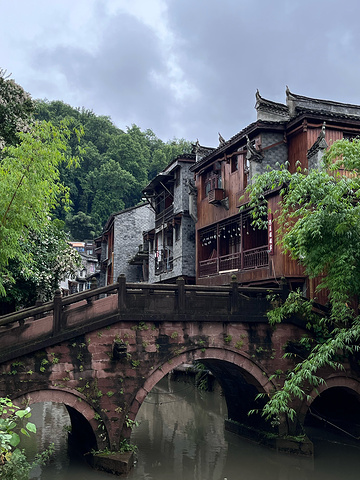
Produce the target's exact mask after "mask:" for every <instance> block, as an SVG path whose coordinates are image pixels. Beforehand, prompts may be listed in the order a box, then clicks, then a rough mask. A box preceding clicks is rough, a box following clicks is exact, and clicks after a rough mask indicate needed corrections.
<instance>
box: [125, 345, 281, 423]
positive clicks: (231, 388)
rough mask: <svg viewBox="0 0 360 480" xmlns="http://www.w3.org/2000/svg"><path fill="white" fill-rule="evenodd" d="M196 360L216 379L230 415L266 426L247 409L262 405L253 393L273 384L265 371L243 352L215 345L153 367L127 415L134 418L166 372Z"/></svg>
mask: <svg viewBox="0 0 360 480" xmlns="http://www.w3.org/2000/svg"><path fill="white" fill-rule="evenodd" d="M196 360H198V361H201V362H202V363H203V364H204V365H205V366H206V367H207V368H208V369H209V370H210V371H211V372H212V373H213V374H214V375H215V377H216V378H217V380H218V381H219V383H220V385H221V387H222V389H223V392H224V397H225V399H226V403H227V408H228V418H229V419H231V420H233V421H235V422H238V423H242V424H243V423H244V424H245V423H246V424H251V426H255V427H259V426H260V424H261V427H263V428H267V427H266V426H264V422H263V420H262V419H261V418H260V416H259V415H252V416H250V417H249V416H248V412H249V410H250V409H252V408H261V407H262V404H261V402H260V403H259V402H258V401H255V397H256V395H257V394H258V393H265V394H270V392H271V390H272V389H274V388H275V385H274V384H273V383H272V382H271V381H270V380H269V376H268V374H267V372H266V371H265V370H264V368H262V366H261V365H259V364H258V363H257V362H255V361H253V360H252V359H251V358H250V357H249V356H248V355H246V354H245V353H242V352H238V351H233V350H230V349H224V348H216V347H210V348H205V349H204V348H201V349H200V348H197V349H191V350H187V351H185V352H183V353H182V354H180V355H177V356H175V357H173V358H171V359H170V360H168V361H167V362H166V363H165V364H163V365H161V366H159V367H158V368H156V369H154V370H153V371H152V373H151V374H150V375H149V376H148V378H147V379H146V380H145V382H144V384H143V386H142V387H141V388H140V389H139V390H138V391H137V393H136V395H135V397H134V400H133V402H132V403H131V406H130V409H129V416H130V418H132V419H135V417H136V415H137V413H138V411H139V409H140V407H141V405H142V403H143V401H144V400H145V398H146V396H147V395H148V393H150V391H151V390H152V389H153V387H154V386H155V385H156V384H157V383H158V382H159V381H160V380H161V379H162V378H163V377H164V376H165V375H167V374H168V373H169V372H171V371H172V370H174V369H175V368H176V367H178V366H179V365H181V364H183V363H193V362H194V361H196ZM255 424H256V425H255Z"/></svg>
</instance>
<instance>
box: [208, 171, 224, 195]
mask: <svg viewBox="0 0 360 480" xmlns="http://www.w3.org/2000/svg"><path fill="white" fill-rule="evenodd" d="M215 188H222V179H221V171H220V170H215V171H211V172H207V173H206V174H205V196H206V197H207V196H208V195H209V192H210V190H214V189H215Z"/></svg>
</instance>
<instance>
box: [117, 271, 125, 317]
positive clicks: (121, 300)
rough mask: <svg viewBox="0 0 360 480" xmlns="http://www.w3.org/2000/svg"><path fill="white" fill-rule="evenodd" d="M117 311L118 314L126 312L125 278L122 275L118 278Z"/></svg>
mask: <svg viewBox="0 0 360 480" xmlns="http://www.w3.org/2000/svg"><path fill="white" fill-rule="evenodd" d="M118 283H119V287H118V309H119V312H123V311H124V310H126V277H125V275H124V274H123V273H122V274H121V275H119V276H118Z"/></svg>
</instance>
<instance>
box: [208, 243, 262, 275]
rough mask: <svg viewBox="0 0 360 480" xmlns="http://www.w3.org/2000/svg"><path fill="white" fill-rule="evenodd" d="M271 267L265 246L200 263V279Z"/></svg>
mask: <svg viewBox="0 0 360 480" xmlns="http://www.w3.org/2000/svg"><path fill="white" fill-rule="evenodd" d="M267 265H269V253H268V246H267V245H264V246H262V247H258V248H252V249H250V250H245V251H244V252H243V254H241V253H240V252H237V253H230V254H228V255H222V256H220V257H216V258H210V259H208V260H201V261H200V262H199V277H206V276H208V275H216V274H218V273H219V272H224V271H231V270H249V269H251V268H261V267H266V266H267Z"/></svg>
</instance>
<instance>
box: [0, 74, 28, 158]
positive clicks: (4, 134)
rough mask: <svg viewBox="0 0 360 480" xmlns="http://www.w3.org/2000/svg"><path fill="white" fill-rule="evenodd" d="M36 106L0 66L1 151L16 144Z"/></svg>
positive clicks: (26, 128) (26, 127)
mask: <svg viewBox="0 0 360 480" xmlns="http://www.w3.org/2000/svg"><path fill="white" fill-rule="evenodd" d="M34 108H35V105H34V102H33V100H32V99H31V97H30V95H29V94H28V93H26V92H25V91H24V89H23V88H22V87H21V86H20V85H18V84H17V83H15V82H14V80H12V79H10V78H9V76H7V75H6V70H3V69H2V68H0V151H1V149H2V148H3V147H4V146H5V145H15V144H16V143H17V142H18V137H17V133H18V132H21V131H26V130H28V129H29V124H30V123H31V117H32V114H33V112H34Z"/></svg>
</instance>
